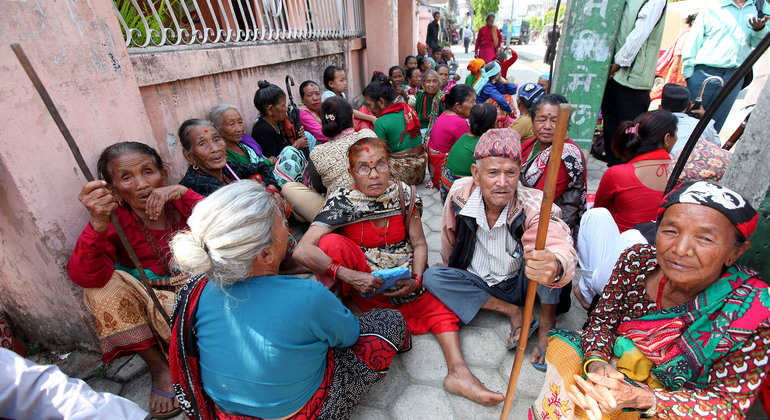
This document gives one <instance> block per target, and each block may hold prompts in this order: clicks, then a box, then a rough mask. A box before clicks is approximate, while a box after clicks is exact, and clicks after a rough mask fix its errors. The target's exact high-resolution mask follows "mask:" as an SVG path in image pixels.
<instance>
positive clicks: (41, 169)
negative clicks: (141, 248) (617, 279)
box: [0, 0, 152, 346]
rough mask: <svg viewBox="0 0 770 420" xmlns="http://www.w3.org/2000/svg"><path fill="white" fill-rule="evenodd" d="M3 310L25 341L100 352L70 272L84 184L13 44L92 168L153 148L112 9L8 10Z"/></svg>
mask: <svg viewBox="0 0 770 420" xmlns="http://www.w3.org/2000/svg"><path fill="white" fill-rule="evenodd" d="M0 16H3V17H4V27H3V30H2V31H0V45H2V48H0V51H1V52H0V92H2V94H0V108H1V109H2V110H3V112H2V113H0V139H2V140H0V141H1V142H2V144H3V147H0V166H1V167H0V185H2V197H3V199H2V200H0V214H2V217H3V219H2V220H3V222H2V224H1V225H0V306H2V307H3V308H4V309H5V310H6V311H7V312H8V313H9V315H10V317H11V318H12V319H13V320H14V322H15V324H16V325H15V326H16V331H17V333H18V334H21V335H23V336H26V338H27V339H29V340H34V341H41V342H44V343H47V344H48V345H59V344H72V343H78V344H82V345H87V346H93V343H94V337H93V335H92V333H91V329H92V324H91V321H90V315H89V314H88V313H87V312H86V311H85V310H84V307H83V304H82V291H81V290H80V288H79V287H77V286H74V285H73V284H72V283H71V282H70V281H69V280H68V279H67V277H66V273H65V271H64V264H65V263H66V260H67V258H68V257H69V253H70V251H71V249H72V247H73V246H74V243H75V239H76V238H77V236H78V234H79V233H80V231H81V230H82V228H83V226H85V224H86V223H87V220H88V214H87V212H86V211H85V209H84V208H83V206H82V205H81V204H80V203H79V202H78V200H77V195H78V193H79V191H80V188H81V187H82V185H83V183H84V182H85V179H84V178H83V176H82V175H80V174H79V171H78V169H77V166H76V163H75V160H74V159H73V157H72V155H71V154H70V151H69V149H68V148H67V146H66V144H65V141H64V139H63V137H62V135H61V134H60V132H59V130H58V129H57V127H56V125H55V124H54V122H53V120H52V118H51V117H50V116H49V114H48V112H47V110H46V108H45V106H44V105H43V102H42V101H41V99H40V97H39V96H38V94H37V93H36V91H35V89H34V87H33V86H32V84H31V82H30V81H29V80H28V78H27V76H26V74H25V73H24V71H23V69H22V67H21V65H20V64H19V63H18V61H17V60H16V57H15V56H14V54H13V52H12V51H11V49H10V48H9V47H8V45H9V44H10V43H12V42H18V43H20V44H21V45H22V47H23V48H24V49H25V51H26V53H27V55H28V56H29V58H30V60H31V61H32V64H33V65H34V67H35V68H36V70H37V72H38V74H39V76H40V78H41V80H42V81H43V83H44V84H45V86H46V87H47V89H48V91H49V94H50V95H51V97H52V98H53V101H54V102H55V103H56V105H57V106H58V108H59V110H60V112H61V115H62V117H63V119H64V121H65V123H66V124H67V125H68V127H69V129H70V131H71V132H72V135H73V136H74V138H75V139H76V141H77V142H78V143H79V145H80V149H81V151H82V153H83V155H84V156H85V158H86V160H87V161H88V163H89V164H90V165H91V168H92V170H93V169H94V168H95V161H96V156H97V155H98V153H99V152H100V151H101V150H102V149H103V148H104V147H105V146H107V145H109V144H111V143H114V142H116V141H120V140H129V139H131V140H140V141H151V140H152V133H151V131H150V130H149V125H148V123H147V117H146V115H145V113H144V106H143V103H142V99H141V97H140V96H139V89H138V88H137V86H136V81H135V76H134V73H133V70H132V68H131V63H130V60H129V59H128V55H127V52H126V48H125V47H124V45H123V44H122V35H121V33H120V30H119V27H118V26H117V20H116V19H115V12H114V9H113V6H112V2H111V1H109V0H96V1H92V2H65V1H44V2H9V1H3V2H0Z"/></svg>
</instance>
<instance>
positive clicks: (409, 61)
mask: <svg viewBox="0 0 770 420" xmlns="http://www.w3.org/2000/svg"><path fill="white" fill-rule="evenodd" d="M404 68H405V69H416V68H417V57H415V56H413V55H407V56H406V58H405V59H404Z"/></svg>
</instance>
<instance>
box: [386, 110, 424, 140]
mask: <svg viewBox="0 0 770 420" xmlns="http://www.w3.org/2000/svg"><path fill="white" fill-rule="evenodd" d="M399 111H404V123H406V130H404V132H403V133H401V138H400V139H399V141H398V142H399V143H403V142H404V137H406V134H407V133H409V137H410V138H412V137H417V136H419V135H420V118H419V117H418V116H417V111H415V110H414V108H412V107H411V105H409V104H406V103H403V102H395V103H393V104H390V105H389V106H388V107H387V108H385V109H384V110H382V113H380V115H381V116H382V115H385V114H391V113H393V114H395V113H397V112H399Z"/></svg>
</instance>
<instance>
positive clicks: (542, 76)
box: [539, 73, 551, 80]
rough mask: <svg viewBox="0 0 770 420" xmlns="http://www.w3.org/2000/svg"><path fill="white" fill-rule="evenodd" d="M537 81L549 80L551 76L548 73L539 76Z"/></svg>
mask: <svg viewBox="0 0 770 420" xmlns="http://www.w3.org/2000/svg"><path fill="white" fill-rule="evenodd" d="M539 79H545V80H551V75H550V74H548V73H543V74H541V75H540V77H539Z"/></svg>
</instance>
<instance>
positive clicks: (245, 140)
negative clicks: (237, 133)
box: [241, 133, 262, 156]
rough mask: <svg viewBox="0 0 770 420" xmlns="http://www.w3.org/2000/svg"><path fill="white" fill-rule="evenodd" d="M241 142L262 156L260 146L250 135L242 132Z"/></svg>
mask: <svg viewBox="0 0 770 420" xmlns="http://www.w3.org/2000/svg"><path fill="white" fill-rule="evenodd" d="M241 143H243V144H245V145H246V146H249V147H251V148H252V149H254V153H256V154H257V156H262V146H260V145H259V143H257V141H256V140H254V139H253V138H251V136H250V135H248V134H246V133H243V137H241Z"/></svg>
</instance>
